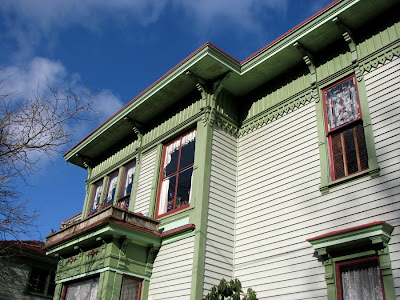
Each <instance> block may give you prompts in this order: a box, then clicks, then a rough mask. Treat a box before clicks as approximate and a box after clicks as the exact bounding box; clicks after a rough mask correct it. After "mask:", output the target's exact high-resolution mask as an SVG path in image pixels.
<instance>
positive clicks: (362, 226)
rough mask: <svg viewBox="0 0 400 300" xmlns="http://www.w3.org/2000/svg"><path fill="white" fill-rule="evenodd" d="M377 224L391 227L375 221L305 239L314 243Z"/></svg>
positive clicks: (383, 222)
mask: <svg viewBox="0 0 400 300" xmlns="http://www.w3.org/2000/svg"><path fill="white" fill-rule="evenodd" d="M379 224H387V225H389V226H390V227H393V226H391V225H390V224H388V223H386V222H385V221H376V222H372V223H368V224H363V225H359V226H354V227H350V228H346V229H342V230H336V231H332V232H328V233H325V234H322V235H319V236H316V237H313V238H310V239H307V242H309V241H315V240H318V239H322V238H325V237H329V236H334V235H337V234H342V233H346V232H350V231H355V230H358V229H363V228H367V227H371V226H375V225H379Z"/></svg>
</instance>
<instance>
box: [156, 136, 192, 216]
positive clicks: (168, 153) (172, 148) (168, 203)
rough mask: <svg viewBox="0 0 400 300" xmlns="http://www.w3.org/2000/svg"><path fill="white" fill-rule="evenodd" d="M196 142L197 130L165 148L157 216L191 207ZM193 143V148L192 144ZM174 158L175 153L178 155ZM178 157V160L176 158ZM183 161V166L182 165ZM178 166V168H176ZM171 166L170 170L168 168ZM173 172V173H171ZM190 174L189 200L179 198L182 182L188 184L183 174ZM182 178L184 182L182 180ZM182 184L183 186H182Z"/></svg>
mask: <svg viewBox="0 0 400 300" xmlns="http://www.w3.org/2000/svg"><path fill="white" fill-rule="evenodd" d="M195 141H196V130H193V131H190V132H188V133H186V134H184V135H182V136H181V137H179V138H178V139H176V140H174V141H172V142H171V143H169V144H167V145H165V146H164V152H163V163H162V167H161V174H160V185H159V192H158V205H157V214H156V215H157V216H160V215H163V214H166V213H170V212H173V211H176V210H178V209H183V208H185V207H187V206H189V203H190V198H191V187H192V178H193V176H192V175H193V164H194V152H195V149H194V148H195ZM191 142H193V145H192V146H191V145H190V143H191ZM188 145H190V146H189V147H190V148H187V149H185V148H184V147H186V146H188ZM182 149H184V152H185V154H184V155H185V157H184V158H182ZM177 151H178V152H177ZM176 152H177V154H175V156H173V154H174V153H176ZM176 156H177V158H176ZM182 161H184V162H185V163H183V165H181V163H182ZM175 165H176V168H175ZM168 166H170V167H172V168H170V170H167V167H168ZM171 170H172V171H171ZM185 172H186V173H185ZM187 172H190V173H191V175H190V186H186V190H188V191H187V194H188V195H187V199H185V196H186V195H184V196H183V197H181V196H178V195H182V190H185V188H184V187H182V182H186V183H187V182H188V180H187V178H186V180H185V178H184V177H182V176H183V174H186V175H187ZM180 177H181V179H183V181H182V180H180ZM171 181H173V182H171ZM180 184H181V185H180Z"/></svg>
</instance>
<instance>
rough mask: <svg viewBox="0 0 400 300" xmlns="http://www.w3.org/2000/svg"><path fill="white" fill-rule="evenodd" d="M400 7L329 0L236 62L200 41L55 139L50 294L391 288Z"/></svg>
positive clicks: (395, 281) (391, 0) (397, 210)
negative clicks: (69, 167) (222, 285)
mask: <svg viewBox="0 0 400 300" xmlns="http://www.w3.org/2000/svg"><path fill="white" fill-rule="evenodd" d="M399 11H400V3H399V1H396V0H382V1H374V0H359V1H356V0H338V1H335V2H333V3H332V4H331V5H329V6H328V7H326V8H325V9H323V10H322V11H320V12H318V13H317V14H315V15H314V16H312V17H310V18H309V19H308V20H306V21H305V22H303V23H301V24H299V25H298V26H297V27H295V28H294V29H292V30H291V31H289V32H288V33H286V34H284V35H283V36H281V37H280V38H278V39H277V40H275V41H273V42H272V43H271V44H268V45H267V46H265V47H264V48H262V49H261V50H260V51H258V52H257V53H255V54H254V55H252V56H251V57H249V58H248V59H246V60H245V61H243V62H239V61H237V60H236V59H234V58H232V57H231V56H229V55H228V54H226V53H224V52H223V51H222V50H220V49H218V48H217V47H216V46H214V45H213V44H211V43H206V44H204V45H203V46H201V47H200V48H199V49H198V50H196V51H195V52H194V53H192V54H191V55H190V56H189V57H187V58H186V59H184V60H183V61H182V62H181V63H179V64H178V65H177V66H176V67H174V68H173V69H172V70H170V71H169V72H168V73H166V74H165V75H164V76H163V77H162V78H160V79H159V80H158V81H156V82H155V83H154V84H153V85H151V86H149V87H148V88H147V89H146V90H145V91H143V92H142V93H141V94H139V95H138V96H137V97H135V98H134V99H133V100H132V101H131V102H129V103H128V104H127V105H126V106H125V107H123V108H122V109H121V110H119V111H118V112H116V113H115V114H114V115H113V116H112V117H111V118H110V119H109V120H107V121H106V122H105V123H104V124H102V125H101V126H100V127H99V128H97V129H96V130H95V131H93V132H92V133H90V134H89V135H88V136H87V137H86V138H85V139H84V140H82V141H81V142H79V143H78V144H77V145H76V146H74V147H73V148H72V149H71V150H69V151H68V152H67V153H66V154H65V159H66V160H67V161H68V162H70V163H73V164H75V165H77V166H78V167H82V168H86V169H87V171H88V178H87V181H86V198H85V201H84V204H83V208H82V214H81V215H80V216H79V218H77V219H76V221H75V222H72V223H71V222H70V223H69V225H68V226H65V228H63V229H61V230H60V231H58V232H56V233H53V234H51V235H50V236H48V237H47V240H46V251H47V253H48V254H49V255H57V256H58V257H59V258H60V261H59V264H58V269H57V274H56V283H57V286H56V291H55V295H54V299H107V300H108V299H135V297H137V299H142V300H145V299H192V300H195V299H201V297H202V296H203V295H205V294H207V292H208V291H209V290H210V288H211V287H212V285H214V284H216V283H218V282H219V280H220V279H221V278H222V277H224V278H226V279H229V278H232V277H237V278H239V279H240V281H241V282H242V284H243V286H244V288H247V287H252V288H253V289H254V290H255V291H256V292H257V295H258V297H259V299H285V300H286V299H349V298H348V297H349V294H360V293H364V294H361V296H360V297H361V298H360V299H396V297H400V244H399V242H400V238H399V228H400V227H399V226H400V218H399V216H400V204H399V203H400V201H399V199H400V198H399V195H400V170H399V169H400V168H399V167H400V151H399V148H400V142H399V134H400V122H399V120H400V118H399V116H400V83H399V78H400V59H399V56H400V14H399V13H398V12H399ZM367 278H368V279H367ZM362 291H363V292H362ZM74 295H75V296H74ZM77 295H80V296H77ZM96 297H97V298H96ZM373 297H375V298H373Z"/></svg>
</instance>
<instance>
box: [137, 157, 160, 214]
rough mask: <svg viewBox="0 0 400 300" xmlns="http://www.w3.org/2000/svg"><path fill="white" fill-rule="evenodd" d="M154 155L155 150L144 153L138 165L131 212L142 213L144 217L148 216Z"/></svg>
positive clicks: (154, 161)
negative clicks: (133, 205)
mask: <svg viewBox="0 0 400 300" xmlns="http://www.w3.org/2000/svg"><path fill="white" fill-rule="evenodd" d="M156 153H157V151H156V149H153V150H151V151H150V152H148V153H145V154H144V155H143V156H142V161H141V165H140V173H139V182H138V188H137V192H136V200H135V207H134V209H133V211H134V212H136V213H142V214H144V215H145V216H148V215H149V205H150V194H151V189H152V181H153V175H154V168H155V163H156Z"/></svg>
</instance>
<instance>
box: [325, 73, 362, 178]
mask: <svg viewBox="0 0 400 300" xmlns="http://www.w3.org/2000/svg"><path fill="white" fill-rule="evenodd" d="M346 82H348V83H349V85H350V84H351V85H352V87H353V88H354V89H355V92H354V94H355V95H356V100H355V101H354V102H355V103H356V104H355V105H354V106H357V107H356V112H355V117H354V119H353V120H351V121H348V122H346V123H344V124H341V125H339V126H337V127H334V128H330V126H329V124H330V118H329V117H328V109H327V102H330V105H332V107H331V108H330V116H331V118H334V116H333V110H334V108H333V104H332V102H333V100H332V99H331V98H328V97H327V94H328V92H329V91H332V90H334V89H335V88H336V89H340V88H341V85H342V84H344V83H346ZM342 89H343V87H342ZM350 92H351V91H350V90H349V91H348V93H349V94H350ZM322 94H323V106H324V117H325V130H326V136H327V140H328V146H329V161H330V174H331V179H332V180H333V181H334V180H337V179H341V178H345V177H347V176H349V175H353V174H356V173H359V172H361V171H364V170H367V169H368V155H367V147H366V143H365V133H364V128H363V125H362V113H361V105H360V96H359V93H358V86H357V80H356V76H355V75H352V76H349V77H347V78H345V79H343V80H341V81H339V82H336V83H334V84H332V85H330V86H329V87H327V88H325V89H323V90H322ZM352 96H353V95H352ZM342 99H343V98H342ZM348 99H352V98H351V97H350V98H348ZM342 102H343V101H342ZM352 110H353V112H354V110H355V109H354V108H353V106H352ZM350 131H352V136H351V138H349V132H350ZM345 134H346V137H347V139H345ZM333 139H335V142H333ZM339 139H340V141H339ZM346 149H353V152H349V155H352V156H353V158H354V155H355V158H356V159H355V161H356V162H353V164H352V165H349V162H348V160H347V157H348V153H346ZM334 152H335V153H334ZM353 160H354V159H353ZM355 163H356V164H357V170H356V171H354V170H352V171H349V166H351V167H353V168H355ZM336 166H337V167H338V168H336Z"/></svg>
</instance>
